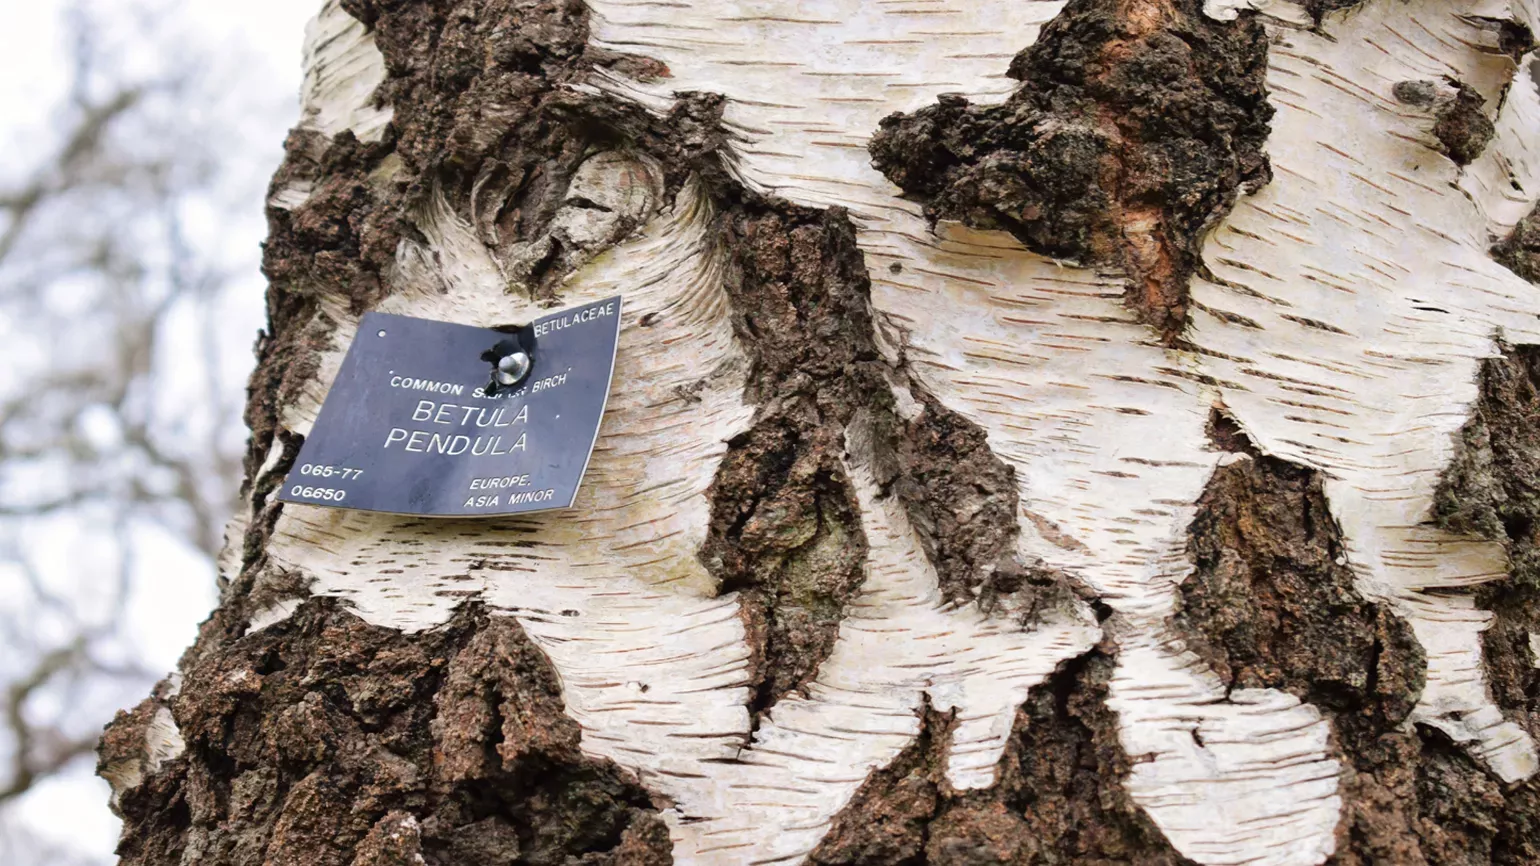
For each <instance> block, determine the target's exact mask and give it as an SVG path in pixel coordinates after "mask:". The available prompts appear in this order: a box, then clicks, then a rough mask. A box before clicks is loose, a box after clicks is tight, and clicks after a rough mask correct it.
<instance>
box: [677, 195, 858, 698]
mask: <svg viewBox="0 0 1540 866" xmlns="http://www.w3.org/2000/svg"><path fill="white" fill-rule="evenodd" d="M713 186H715V187H717V189H716V190H715V194H716V197H717V198H718V200H719V201H722V202H723V203H724V204H725V207H724V211H725V212H724V214H723V216H722V218H721V227H720V238H719V243H720V244H721V246H722V249H723V250H725V251H726V252H727V254H728V255H729V256H730V261H731V267H730V269H729V276H728V279H727V289H728V292H729V295H730V296H731V298H732V302H733V308H734V311H735V314H736V325H737V329H738V331H739V334H740V336H741V337H742V338H743V342H744V346H745V348H746V349H747V350H748V352H749V355H750V359H751V368H750V375H749V384H748V397H749V399H750V400H751V401H753V402H756V403H759V404H760V411H759V416H758V418H757V419H756V421H755V424H754V427H753V428H752V429H751V430H749V431H748V432H747V433H745V434H743V435H741V436H739V437H738V438H736V439H735V440H733V441H732V442H731V443H729V448H728V453H727V455H726V456H725V457H724V459H723V462H722V465H721V466H720V468H719V469H718V471H717V477H716V479H715V481H714V483H713V486H712V491H711V497H712V519H711V525H710V534H709V536H708V538H707V541H706V544H705V547H704V549H703V551H702V558H703V560H704V561H705V563H706V564H707V567H708V568H709V569H710V570H711V571H712V573H713V574H714V575H716V576H717V577H718V579H719V580H721V582H722V588H723V590H724V591H726V590H742V591H743V592H744V598H743V610H744V615H745V618H746V619H747V625H748V626H749V635H750V638H751V642H752V644H753V645H754V651H755V652H754V660H755V664H754V680H755V684H756V696H755V698H754V700H753V702H752V707H753V709H754V710H756V711H759V710H763V709H765V708H768V707H769V706H770V705H771V704H773V703H774V702H775V701H776V700H778V699H779V698H780V697H781V696H782V695H785V694H786V693H787V692H789V691H791V690H793V689H796V688H798V687H800V686H802V685H804V684H805V683H806V682H807V681H808V680H810V679H811V678H812V676H813V675H814V674H815V673H816V671H817V668H818V665H819V664H820V663H821V662H822V661H823V660H824V659H825V658H826V657H827V656H828V654H829V652H830V651H831V650H832V649H833V646H834V641H835V639H836V638H837V637H838V632H839V623H840V620H841V619H842V618H843V612H844V606H845V603H846V602H847V601H849V600H850V599H851V598H852V597H853V596H854V595H855V593H856V592H857V590H858V589H859V587H860V584H861V580H862V574H863V572H862V568H863V564H864V561H865V556H866V542H865V539H864V537H863V536H862V533H861V523H860V517H859V511H858V507H857V505H856V502H855V498H854V495H853V493H852V492H851V491H850V489H849V483H848V481H847V479H846V478H845V473H844V469H843V466H842V463H841V456H842V455H843V453H844V435H843V434H844V428H845V425H846V424H848V423H849V421H850V419H851V417H852V415H853V413H854V412H855V411H856V409H857V408H858V407H860V406H862V405H864V404H866V403H868V402H869V401H870V398H871V395H872V394H873V393H874V389H875V388H876V387H877V385H878V384H879V383H880V381H881V380H880V378H878V377H879V375H880V374H879V371H878V369H877V362H878V358H877V354H876V351H875V349H874V348H873V344H872V338H871V333H872V324H871V317H870V309H869V306H868V304H867V282H866V275H865V266H864V264H863V261H862V257H861V253H860V250H859V249H857V247H856V244H855V235H854V230H853V228H852V226H851V225H850V221H849V219H848V218H847V217H846V216H845V215H844V214H843V213H841V212H838V211H818V210H812V209H808V208H799V207H795V206H792V205H788V204H786V203H784V202H764V201H760V200H756V199H753V198H749V197H744V196H743V195H742V193H741V192H740V191H739V190H737V189H736V188H734V187H730V186H726V185H725V184H713Z"/></svg>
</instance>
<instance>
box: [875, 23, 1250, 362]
mask: <svg viewBox="0 0 1540 866" xmlns="http://www.w3.org/2000/svg"><path fill="white" fill-rule="evenodd" d="M1201 7H1202V3H1201V0H1072V2H1070V3H1069V5H1068V6H1066V7H1065V8H1064V11H1063V12H1061V13H1060V14H1059V16H1058V17H1057V18H1055V19H1054V20H1053V21H1052V22H1050V23H1049V24H1048V25H1047V26H1046V27H1044V28H1043V31H1042V35H1041V36H1040V37H1039V38H1038V41H1037V42H1036V43H1035V44H1034V45H1032V46H1031V47H1030V48H1028V49H1026V50H1025V51H1023V52H1022V53H1021V54H1019V55H1017V56H1016V59H1015V60H1014V61H1013V62H1012V63H1011V67H1010V74H1011V76H1012V77H1014V78H1017V79H1019V80H1020V81H1021V82H1022V83H1021V86H1020V87H1019V88H1018V89H1017V90H1016V92H1015V93H1014V94H1012V95H1011V97H1010V99H1009V100H1007V101H1006V102H1005V103H1004V104H1003V105H999V106H975V105H970V104H969V103H968V102H967V100H966V99H964V98H962V97H960V96H943V97H941V99H940V100H939V101H938V104H937V105H935V106H931V107H928V108H923V109H920V110H919V111H916V112H913V113H911V114H894V115H891V116H889V117H887V118H885V119H883V121H882V125H881V127H880V128H879V129H878V131H877V134H876V135H875V136H874V137H873V139H872V142H871V153H872V157H873V164H874V165H875V166H876V167H877V168H878V169H879V170H881V171H882V172H883V173H884V174H885V175H887V176H888V178H889V179H890V180H892V181H893V182H894V183H896V184H898V185H899V186H900V187H902V188H903V189H904V191H905V192H906V193H907V194H908V195H909V196H911V197H913V198H916V199H918V200H921V201H923V202H925V204H926V214H927V216H929V217H930V218H931V219H932V220H936V219H956V220H961V221H962V222H964V223H966V224H968V225H970V226H975V227H978V228H986V229H1001V230H1004V231H1008V232H1010V233H1011V234H1013V235H1015V236H1016V237H1017V238H1018V239H1020V240H1021V242H1022V243H1023V244H1025V245H1026V246H1027V247H1028V248H1029V249H1032V250H1034V251H1037V252H1040V253H1042V254H1044V255H1050V256H1054V257H1058V258H1066V259H1073V260H1076V261H1080V262H1083V263H1086V264H1102V263H1110V264H1114V265H1117V266H1119V267H1121V268H1123V269H1124V270H1125V271H1126V272H1127V273H1128V274H1129V287H1128V295H1127V297H1128V300H1129V302H1130V303H1131V304H1132V305H1133V306H1134V308H1135V309H1137V310H1139V311H1140V312H1141V313H1142V314H1143V316H1144V317H1145V320H1146V321H1148V322H1149V323H1150V324H1152V325H1153V326H1155V327H1156V328H1157V329H1159V331H1160V332H1161V334H1162V335H1163V337H1164V338H1165V339H1166V340H1167V342H1168V343H1169V342H1174V341H1175V340H1176V339H1177V337H1178V335H1179V334H1180V331H1181V329H1182V326H1183V324H1184V322H1185V321H1186V308H1187V302H1188V298H1187V288H1188V281H1189V279H1190V277H1191V275H1192V273H1193V271H1194V268H1195V267H1196V265H1197V263H1198V252H1199V244H1200V242H1201V238H1202V235H1203V233H1204V231H1205V230H1206V229H1207V228H1208V227H1209V226H1210V225H1212V224H1213V223H1214V222H1215V221H1216V220H1218V219H1219V218H1221V217H1223V216H1224V215H1225V214H1226V213H1227V212H1228V211H1229V209H1230V207H1231V205H1232V203H1233V201H1234V198H1235V195H1236V193H1237V190H1240V189H1246V190H1255V189H1256V188H1258V187H1260V186H1261V185H1262V184H1264V183H1266V182H1267V181H1268V179H1269V178H1270V170H1269V167H1268V162H1267V157H1266V155H1265V154H1264V153H1263V150H1262V147H1263V144H1264V142H1265V141H1266V138H1267V133H1268V122H1269V120H1270V118H1271V117H1272V108H1271V106H1270V105H1269V104H1268V101H1267V92H1266V85H1265V80H1264V79H1265V75H1266V70H1267V37H1266V33H1265V31H1264V30H1263V27H1262V24H1261V23H1260V22H1259V21H1258V20H1257V19H1256V18H1255V16H1252V15H1249V14H1243V15H1242V16H1241V17H1240V18H1239V19H1238V20H1237V21H1234V22H1231V23H1223V22H1218V21H1214V20H1212V19H1210V18H1208V17H1207V16H1205V15H1204V14H1203V12H1202V8H1201Z"/></svg>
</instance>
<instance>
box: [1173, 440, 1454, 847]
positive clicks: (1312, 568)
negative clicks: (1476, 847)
mask: <svg viewBox="0 0 1540 866" xmlns="http://www.w3.org/2000/svg"><path fill="white" fill-rule="evenodd" d="M1211 435H1212V436H1213V438H1214V439H1215V443H1216V445H1219V446H1220V447H1222V448H1225V450H1228V451H1231V452H1233V453H1238V454H1244V455H1247V456H1246V457H1243V458H1242V459H1239V460H1236V461H1235V462H1232V463H1230V464H1228V465H1226V466H1223V467H1221V468H1220V469H1219V470H1218V471H1216V472H1215V474H1214V477H1213V479H1212V480H1211V481H1210V482H1209V485H1208V487H1207V489H1206V490H1205V491H1204V493H1203V496H1202V497H1201V498H1200V499H1199V500H1198V512H1197V515H1196V517H1195V518H1194V520H1193V523H1192V527H1191V530H1190V532H1191V535H1190V539H1189V545H1188V548H1189V553H1190V555H1191V557H1192V560H1193V563H1194V566H1195V568H1194V572H1193V574H1192V576H1191V577H1189V578H1188V579H1187V580H1186V581H1185V582H1184V583H1183V584H1182V586H1181V587H1180V590H1179V592H1180V595H1179V598H1178V602H1179V606H1178V612H1177V614H1176V617H1175V624H1176V626H1177V627H1178V628H1179V629H1181V633H1182V634H1183V635H1185V636H1186V637H1187V640H1188V645H1189V646H1190V648H1191V649H1192V650H1193V651H1194V652H1196V653H1198V655H1199V656H1201V657H1202V658H1204V660H1205V661H1207V662H1208V663H1209V665H1210V666H1211V667H1212V668H1213V669H1214V670H1215V671H1216V672H1217V673H1218V674H1219V675H1220V677H1221V678H1223V679H1224V680H1225V682H1226V683H1228V684H1229V686H1230V687H1231V688H1275V689H1281V690H1284V691H1287V692H1290V693H1291V694H1293V695H1295V696H1296V697H1298V698H1299V699H1300V700H1303V701H1307V702H1309V703H1310V704H1312V705H1313V706H1315V707H1316V708H1317V709H1319V710H1320V711H1321V713H1322V714H1323V715H1324V716H1325V717H1326V718H1327V719H1328V720H1329V721H1330V722H1331V724H1332V734H1333V751H1334V752H1335V753H1336V756H1337V757H1338V759H1339V760H1340V761H1342V763H1343V765H1344V768H1343V776H1342V785H1341V789H1340V793H1341V796H1342V798H1343V804H1344V808H1343V814H1342V822H1341V824H1340V825H1339V827H1338V839H1337V853H1336V855H1335V857H1334V858H1333V860H1332V862H1333V863H1334V864H1337V866H1348V864H1375V863H1397V864H1418V863H1429V862H1434V863H1436V862H1439V861H1436V860H1433V861H1430V860H1427V859H1426V858H1425V857H1424V853H1423V852H1422V850H1421V848H1420V846H1419V844H1418V833H1419V832H1420V831H1421V830H1422V829H1423V828H1424V825H1425V823H1426V822H1425V821H1424V819H1423V817H1422V816H1421V814H1420V813H1419V809H1418V803H1417V800H1416V797H1415V796H1414V793H1415V790H1414V788H1415V781H1416V776H1415V774H1416V767H1417V752H1418V741H1417V737H1416V736H1415V735H1414V734H1412V733H1409V732H1407V731H1406V730H1405V723H1406V719H1407V717H1408V715H1409V714H1410V713H1411V711H1412V709H1413V707H1414V706H1415V705H1416V702H1417V698H1418V695H1419V694H1420V693H1421V692H1422V688H1423V683H1424V680H1425V677H1426V660H1425V657H1424V654H1423V651H1422V647H1421V645H1419V644H1418V642H1417V640H1416V637H1415V636H1414V635H1413V633H1412V630H1411V626H1410V625H1409V624H1407V623H1406V622H1405V621H1404V620H1402V619H1401V618H1400V617H1398V616H1396V615H1395V613H1394V612H1393V611H1391V610H1390V609H1389V608H1388V607H1387V606H1385V605H1382V604H1377V603H1374V602H1371V601H1369V600H1368V599H1366V598H1364V597H1363V596H1362V595H1361V594H1360V593H1359V592H1358V590H1357V588H1356V587H1355V585H1354V582H1353V572H1352V570H1351V568H1350V567H1349V566H1348V565H1347V561H1346V559H1345V551H1344V549H1343V545H1342V538H1341V533H1340V530H1339V529H1338V528H1337V526H1336V523H1335V521H1334V520H1333V519H1332V517H1331V514H1330V512H1329V511H1328V509H1327V503H1326V496H1325V493H1324V490H1323V488H1322V479H1321V477H1320V474H1319V473H1317V472H1315V471H1313V470H1310V469H1306V468H1304V467H1301V466H1297V465H1295V464H1292V463H1289V462H1287V461H1283V460H1279V459H1277V458H1273V457H1266V456H1262V455H1261V454H1260V453H1259V452H1258V451H1257V450H1256V448H1255V446H1254V445H1253V444H1252V443H1251V442H1250V441H1249V440H1247V439H1246V437H1245V435H1244V433H1242V432H1241V431H1240V429H1239V428H1238V427H1235V426H1234V425H1233V423H1231V422H1229V421H1228V420H1227V419H1226V418H1225V417H1224V416H1223V415H1221V414H1219V413H1215V419H1214V423H1213V424H1212V425H1211Z"/></svg>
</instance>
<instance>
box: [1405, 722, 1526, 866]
mask: <svg viewBox="0 0 1540 866" xmlns="http://www.w3.org/2000/svg"><path fill="white" fill-rule="evenodd" d="M1420 732H1421V734H1422V739H1421V744H1420V745H1421V749H1420V752H1419V753H1418V754H1417V755H1416V760H1417V782H1416V802H1417V807H1418V810H1419V811H1420V812H1421V814H1422V817H1423V820H1422V822H1421V823H1420V825H1419V827H1418V831H1419V836H1420V838H1421V841H1422V851H1423V854H1424V855H1425V856H1426V862H1428V863H1430V864H1435V866H1528V864H1533V863H1540V787H1537V785H1536V783H1535V781H1534V780H1533V779H1531V780H1529V781H1527V782H1523V783H1520V784H1518V785H1514V786H1509V787H1505V786H1504V785H1502V784H1501V783H1500V782H1498V781H1497V780H1496V779H1494V778H1492V777H1491V776H1490V775H1488V774H1487V773H1486V772H1485V771H1483V770H1482V769H1481V768H1480V767H1479V766H1477V764H1476V762H1475V761H1474V760H1472V759H1471V757H1470V756H1469V755H1467V754H1466V753H1465V751H1464V750H1462V749H1461V748H1460V747H1459V746H1457V745H1455V744H1454V743H1451V742H1450V741H1449V740H1448V738H1446V737H1445V736H1444V735H1442V734H1441V733H1439V732H1437V731H1430V730H1427V729H1421V730H1420ZM1395 862H1405V861H1395Z"/></svg>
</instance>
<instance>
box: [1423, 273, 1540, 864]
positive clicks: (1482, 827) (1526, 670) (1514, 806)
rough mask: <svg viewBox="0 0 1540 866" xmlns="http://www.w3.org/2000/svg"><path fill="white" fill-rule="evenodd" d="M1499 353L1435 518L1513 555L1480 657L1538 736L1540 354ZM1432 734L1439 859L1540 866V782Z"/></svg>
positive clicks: (1486, 368)
mask: <svg viewBox="0 0 1540 866" xmlns="http://www.w3.org/2000/svg"><path fill="white" fill-rule="evenodd" d="M1509 267H1513V264H1511V263H1509ZM1515 270H1518V269H1517V268H1515ZM1501 348H1502V354H1501V355H1500V356H1499V357H1496V358H1490V359H1488V360H1486V361H1485V362H1483V363H1482V366H1481V374H1480V378H1479V385H1480V392H1479V397H1478V399H1477V400H1476V403H1475V405H1474V406H1473V407H1472V412H1471V417H1470V420H1469V421H1467V422H1466V424H1465V426H1464V428H1462V429H1461V431H1460V433H1459V436H1458V438H1457V439H1456V443H1455V455H1454V459H1453V460H1452V461H1451V462H1450V465H1449V467H1448V468H1447V469H1446V470H1445V472H1444V476H1443V478H1442V479H1441V480H1440V484H1439V487H1438V490H1437V492H1436V494H1435V499H1434V517H1435V519H1436V520H1437V521H1438V523H1439V524H1440V525H1441V526H1443V527H1444V528H1446V529H1449V530H1450V531H1452V532H1460V533H1469V534H1473V535H1479V536H1484V537H1487V538H1490V539H1493V540H1497V541H1501V542H1503V543H1504V544H1505V545H1506V546H1507V549H1508V556H1509V561H1510V573H1509V577H1508V579H1507V580H1504V581H1497V582H1494V583H1490V584H1486V585H1485V586H1483V587H1481V589H1480V590H1479V591H1478V592H1477V594H1476V603H1477V604H1478V605H1479V606H1481V607H1483V608H1486V609H1488V610H1491V611H1492V612H1493V614H1494V615H1495V619H1494V622H1493V623H1492V626H1491V627H1490V628H1488V629H1487V631H1486V633H1485V634H1483V635H1482V656H1483V659H1484V661H1485V663H1486V675H1487V683H1488V685H1489V687H1490V688H1491V691H1492V698H1493V700H1494V701H1495V702H1496V703H1497V705H1498V707H1500V708H1501V709H1502V711H1503V714H1504V715H1506V716H1507V717H1508V718H1510V719H1513V720H1514V721H1516V722H1518V723H1519V724H1520V725H1522V726H1524V727H1525V728H1527V729H1528V730H1529V732H1530V735H1531V736H1540V676H1537V671H1536V669H1535V662H1536V659H1535V657H1534V654H1533V652H1532V651H1531V648H1530V644H1529V635H1530V634H1531V633H1532V632H1540V549H1537V544H1536V542H1537V540H1540V539H1537V536H1536V530H1537V527H1540V524H1537V522H1536V521H1537V518H1540V347H1537V346H1511V347H1510V346H1506V345H1503V346H1501ZM1423 733H1424V737H1423V744H1422V755H1421V764H1420V765H1419V775H1418V797H1419V802H1420V803H1421V805H1422V808H1423V812H1424V813H1425V814H1427V815H1428V816H1429V818H1430V820H1431V821H1432V822H1434V824H1436V826H1433V827H1430V828H1428V830H1427V831H1426V832H1425V833H1424V836H1425V838H1426V841H1425V842H1424V848H1425V849H1426V850H1427V851H1428V852H1429V854H1428V859H1429V862H1433V863H1440V864H1442V863H1451V864H1458V866H1464V864H1487V863H1492V864H1502V866H1510V864H1513V866H1516V864H1520V863H1526V864H1527V863H1540V783H1537V780H1535V779H1530V780H1528V781H1526V782H1524V783H1522V784H1519V785H1514V786H1503V785H1501V784H1500V783H1498V782H1497V781H1496V780H1494V779H1493V778H1491V776H1489V775H1488V774H1487V773H1486V772H1485V771H1484V770H1483V769H1482V768H1481V767H1480V766H1478V765H1477V764H1476V763H1475V762H1474V761H1473V760H1471V758H1470V757H1469V756H1468V755H1466V754H1465V752H1464V751H1463V750H1461V749H1460V748H1459V747H1458V746H1456V745H1454V744H1453V743H1450V742H1449V741H1448V740H1447V738H1445V737H1444V736H1443V735H1442V734H1439V733H1438V732H1434V731H1424V732H1423Z"/></svg>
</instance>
